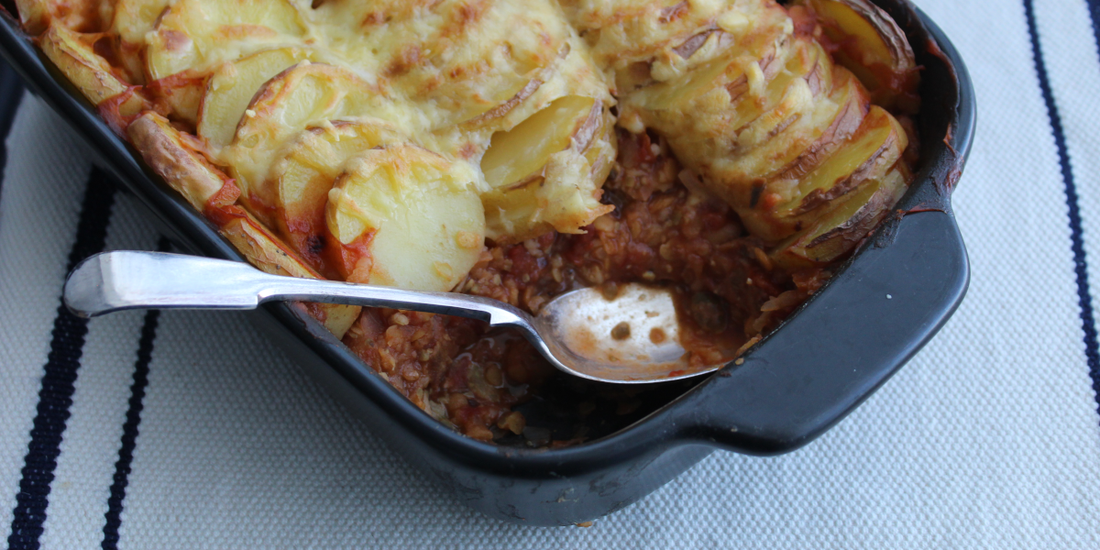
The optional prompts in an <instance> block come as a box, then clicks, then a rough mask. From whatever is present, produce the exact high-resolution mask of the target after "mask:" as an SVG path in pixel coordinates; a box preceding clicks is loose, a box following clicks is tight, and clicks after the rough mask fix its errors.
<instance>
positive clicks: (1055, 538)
mask: <svg viewBox="0 0 1100 550" xmlns="http://www.w3.org/2000/svg"><path fill="white" fill-rule="evenodd" d="M918 4H919V5H920V6H921V7H922V8H923V9H925V11H927V12H928V13H929V14H930V15H931V16H932V17H933V18H934V19H935V20H936V21H937V22H938V23H939V24H940V25H941V26H942V27H943V28H944V30H945V31H946V32H947V34H948V35H949V36H950V37H951V38H952V40H953V41H954V42H955V44H956V46H957V47H958V49H959V50H960V52H961V53H962V55H963V57H964V59H965V60H966V62H967V64H968V66H969V68H970V71H971V75H972V77H973V80H974V84H975V86H976V88H977V95H978V106H979V116H978V118H979V126H978V131H977V141H976V144H975V147H974V150H973V153H972V155H971V157H970V163H969V165H968V167H967V170H966V173H965V174H964V176H963V178H962V180H961V182H960V183H959V187H958V191H957V192H956V194H955V199H954V204H955V207H956V211H957V216H958V219H959V223H960V225H961V227H962V231H963V235H964V237H965V238H966V241H967V246H968V249H969V251H970V254H971V261H972V264H973V281H972V284H971V288H970V292H969V295H968V296H967V298H966V300H965V302H964V303H963V305H962V306H961V308H960V309H959V311H958V313H957V314H956V315H955V316H954V317H953V318H952V319H951V321H950V322H949V323H948V324H947V326H946V327H945V328H944V329H943V331H942V332H941V333H940V335H939V336H938V337H937V338H936V339H935V340H934V341H933V342H932V343H931V344H930V345H929V346H928V347H927V348H925V349H924V350H923V351H922V352H921V353H920V354H919V355H918V356H917V357H916V359H914V360H913V361H912V362H911V363H910V364H909V365H907V366H906V367H904V368H903V369H902V371H901V372H900V373H899V374H898V375H897V376H895V377H894V378H893V379H891V380H890V381H889V382H888V383H887V384H886V386H885V387H883V388H882V389H881V390H880V391H879V392H878V393H877V394H875V396H873V397H872V398H871V399H870V400H868V401H867V403H866V404H865V405H863V406H862V407H861V408H860V409H859V410H857V411H856V412H855V413H854V414H853V415H851V416H850V417H849V418H848V419H846V420H845V421H844V422H842V423H841V424H840V425H839V426H838V427H836V428H835V429H834V430H832V431H830V432H829V433H827V434H826V435H825V436H823V437H822V438H821V439H819V440H818V441H816V442H814V443H812V444H811V445H809V446H808V447H806V448H804V449H802V450H800V451H798V452H795V453H792V454H790V455H786V456H782V457H777V458H768V459H761V458H751V457H745V456H740V455H735V454H732V453H725V452H719V453H715V454H714V455H712V456H711V457H710V458H708V459H706V460H704V461H703V462H702V463H700V464H699V465H698V466H696V467H695V468H694V469H692V470H690V471H689V472H687V473H686V474H684V475H682V476H680V477H679V478H678V479H676V480H674V481H673V482H672V483H670V484H669V485H667V486H665V487H664V488H662V489H660V490H658V491H657V492H655V493H654V494H653V495H651V496H650V497H648V498H646V499H644V500H643V501H641V502H639V503H637V504H635V505H633V506H630V507H629V508H627V509H625V510H623V511H621V512H618V513H616V514H613V515H611V516H609V517H607V518H604V519H601V520H599V521H597V522H596V523H595V525H594V526H592V527H590V528H529V527H522V526H516V525H509V524H504V523H501V522H498V521H496V520H491V519H488V518H485V517H482V516H480V515H478V514H477V513H475V512H471V511H469V510H467V509H466V508H464V507H463V506H462V505H460V504H459V503H458V502H457V501H456V500H455V499H453V498H452V497H451V496H450V495H449V494H447V493H446V492H444V491H443V490H441V489H438V488H436V487H435V486H434V485H431V484H429V482H428V481H426V480H425V479H424V478H423V476H421V475H420V474H419V473H418V472H416V471H414V470H412V469H411V468H410V467H408V466H406V465H405V464H404V463H402V462H401V461H400V460H399V459H398V458H397V457H396V456H395V455H394V454H392V453H391V452H390V451H388V450H387V449H386V448H385V447H384V446H383V445H382V444H381V443H380V442H379V440H378V439H376V438H375V437H374V436H372V435H371V432H370V427H369V426H367V425H365V424H364V423H362V422H360V421H358V420H355V419H353V418H352V416H351V415H350V414H348V413H347V412H346V411H344V410H343V409H342V408H341V407H340V406H339V405H337V404H336V403H334V402H333V401H332V400H330V399H329V397H328V396H327V395H325V394H324V393H323V392H322V391H321V390H320V389H319V387H318V386H316V385H315V384H314V383H313V382H312V381H311V380H310V379H308V378H307V377H306V376H305V375H304V374H302V373H301V372H299V371H298V370H297V368H296V367H295V366H294V365H292V364H290V363H289V362H288V361H287V360H285V359H284V358H283V357H281V356H280V354H279V353H278V351H277V349H276V348H272V347H271V345H270V343H269V342H267V341H265V340H264V338H262V337H261V336H260V335H259V334H258V333H257V332H256V331H255V330H254V329H253V328H252V327H251V326H250V325H249V324H248V323H247V322H246V321H245V320H244V318H243V317H242V316H241V315H238V314H233V313H195V312H175V311H173V312H163V313H145V312H127V313H122V314H117V315H112V316H109V317H105V318H100V319H95V320H92V321H91V322H82V321H78V320H76V319H74V318H72V317H71V316H69V315H68V314H67V313H65V312H63V311H62V310H61V309H59V306H60V301H59V297H58V296H59V292H60V288H61V284H62V280H63V278H64V275H65V273H66V271H67V267H68V266H70V265H72V264H73V263H74V261H76V260H77V259H79V258H81V257H83V256H84V255H87V254H89V253H91V252H95V251H98V250H101V249H118V248H139V249H154V248H157V247H158V246H163V244H162V243H161V237H160V236H159V235H158V234H157V232H156V231H155V230H154V229H153V227H152V225H151V224H150V223H149V222H148V221H147V220H146V219H145V218H144V217H143V212H142V211H141V210H140V209H139V208H138V207H137V205H136V204H135V203H134V201H133V200H132V199H131V198H130V197H128V196H126V195H124V194H122V193H120V192H116V191H115V190H114V187H113V185H112V184H111V182H110V178H109V176H107V174H106V173H105V172H104V171H103V170H102V169H99V168H96V167H95V165H94V163H93V162H92V160H91V159H90V158H89V157H88V154H87V153H86V150H87V147H86V146H85V145H84V144H83V143H81V142H80V141H79V140H78V139H77V138H76V137H74V135H73V133H72V132H71V131H69V130H68V129H67V128H66V127H65V125H64V123H62V122H61V121H60V120H59V119H58V118H57V117H56V116H55V115H54V114H52V113H51V112H50V111H49V110H48V109H47V108H46V107H45V106H43V105H42V104H41V103H40V102H39V101H38V100H36V99H34V98H33V97H29V96H28V97H26V98H24V99H23V100H22V103H21V104H20V106H19V107H18V111H17V113H16V116H15V120H14V124H13V125H12V127H11V130H10V133H9V134H8V137H7V139H6V142H5V145H6V153H7V154H6V157H7V162H6V166H5V167H4V172H3V184H2V187H0V526H2V527H3V529H4V536H5V537H6V540H7V542H8V543H9V545H10V546H11V547H13V548H28V547H35V546H36V545H40V546H41V547H44V548H59V549H69V548H91V547H95V546H101V545H102V546H104V547H115V546H117V547H123V548H164V547H187V548H260V547H276V548H282V547H285V548H297V547H320V548H337V547H371V546H374V547H384V548H401V547H410V548H437V547H463V548H475V547H498V548H523V547H535V548H563V547H564V548H709V547H728V548H855V547H861V548H980V547H988V548H1026V549H1032V548H1058V549H1062V548H1097V547H1100V417H1098V415H1097V400H1096V392H1095V387H1096V385H1097V383H1098V382H1100V372H1098V370H1097V369H1098V366H1100V357H1098V355H1097V337H1096V324H1095V315H1094V307H1097V303H1096V302H1095V300H1094V297H1095V296H1100V294H1098V290H1100V289H1098V288H1097V287H1096V285H1097V284H1098V283H1100V273H1098V272H1097V271H1096V270H1097V269H1098V267H1100V237H1098V236H1097V235H1098V233H1097V231H1098V227H1097V225H1096V224H1097V223H1100V175H1098V174H1100V107H1098V106H1097V98H1098V97H1100V56H1098V53H1097V38H1098V36H1100V33H1097V29H1098V28H1100V27H1098V26H1097V24H1098V23H1100V21H1098V20H1097V17H1098V16H1100V5H1098V3H1097V2H1096V0H1089V1H1088V2H1086V1H1084V0H1035V1H1032V0H1026V1H1025V0H996V1H990V2H956V1H952V0H922V1H921V2H919V3H918ZM1090 8H1091V15H1090ZM1036 54H1039V55H1036ZM6 107H9V108H13V107H14V105H7V106H6ZM0 122H2V118H0ZM0 126H2V125H0ZM0 129H2V128H0ZM1090 373H1091V375H1090ZM379 429H385V428H384V427H380V428H379Z"/></svg>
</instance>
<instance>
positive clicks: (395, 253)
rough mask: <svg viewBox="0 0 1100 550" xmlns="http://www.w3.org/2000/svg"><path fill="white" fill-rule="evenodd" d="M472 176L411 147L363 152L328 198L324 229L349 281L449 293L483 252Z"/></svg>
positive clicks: (481, 224)
mask: <svg viewBox="0 0 1100 550" xmlns="http://www.w3.org/2000/svg"><path fill="white" fill-rule="evenodd" d="M477 180H478V175H477V173H476V171H475V170H474V169H473V167H471V166H469V165H467V164H465V163H452V162H450V161H448V160H446V159H444V158H443V157H441V156H439V155H437V154H435V153H432V152H430V151H427V150H425V149H422V148H420V147H416V146H413V145H390V146H385V147H381V148H377V149H370V150H368V151H366V152H364V153H363V154H362V155H361V156H359V157H356V158H354V159H352V160H350V161H349V162H348V166H347V170H346V171H345V172H344V174H343V175H341V176H340V177H339V178H338V179H337V181H336V184H335V186H334V187H333V188H332V190H331V191H330V192H329V199H328V206H327V207H326V209H325V214H326V221H327V224H328V229H329V231H330V232H331V234H332V236H333V237H334V238H335V239H336V240H337V241H338V242H337V243H336V245H337V246H341V247H343V251H342V255H343V258H344V259H345V263H344V265H343V267H344V269H345V271H346V273H345V275H346V278H347V280H349V281H354V282H360V283H371V284H376V285H385V286H397V287H401V288H408V289H415V290H435V291H446V290H451V289H452V288H454V286H455V285H456V284H458V282H459V281H461V280H462V279H463V278H464V277H465V276H466V274H467V273H468V272H469V271H470V268H472V267H473V266H474V264H475V263H477V261H478V259H479V258H480V257H481V251H482V250H483V248H484V235H485V215H484V213H483V210H482V207H481V201H480V200H479V199H478V194H477Z"/></svg>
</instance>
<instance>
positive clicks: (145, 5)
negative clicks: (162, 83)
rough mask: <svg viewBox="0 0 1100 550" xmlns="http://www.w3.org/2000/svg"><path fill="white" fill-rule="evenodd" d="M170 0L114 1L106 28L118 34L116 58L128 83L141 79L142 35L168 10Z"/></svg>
mask: <svg viewBox="0 0 1100 550" xmlns="http://www.w3.org/2000/svg"><path fill="white" fill-rule="evenodd" d="M170 3H171V2H170V0H117V1H116V2H115V5H114V13H113V15H112V17H111V20H110V30H111V32H112V33H114V34H115V35H117V36H118V49H119V56H118V59H119V61H120V62H121V64H122V66H123V67H124V68H125V70H126V74H127V76H128V77H129V80H130V82H133V83H135V84H142V83H144V82H145V76H146V75H145V60H144V56H143V52H144V50H145V38H146V35H147V34H148V33H149V32H150V31H152V30H153V28H154V27H156V23H157V19H158V18H159V17H160V16H161V14H163V13H164V12H165V10H167V9H168V5H169V4H170Z"/></svg>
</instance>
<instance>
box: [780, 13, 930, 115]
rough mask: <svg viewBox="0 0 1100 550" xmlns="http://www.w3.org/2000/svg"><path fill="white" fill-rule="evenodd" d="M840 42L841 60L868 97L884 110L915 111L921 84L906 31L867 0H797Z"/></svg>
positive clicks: (828, 33) (839, 61)
mask: <svg viewBox="0 0 1100 550" xmlns="http://www.w3.org/2000/svg"><path fill="white" fill-rule="evenodd" d="M799 3H801V4H804V5H807V6H809V7H810V8H811V9H812V10H813V11H814V12H815V13H816V14H817V17H818V21H819V22H820V23H821V24H822V26H823V27H824V30H825V34H826V36H827V37H828V38H829V39H831V40H832V41H833V42H834V43H836V44H837V45H838V46H839V49H838V50H837V51H836V53H835V54H834V55H835V57H836V60H837V62H838V63H839V64H841V65H843V66H844V67H846V68H847V69H848V70H850V71H852V72H853V73H855V75H856V76H857V77H858V78H859V79H860V81H861V82H863V85H864V86H866V87H867V89H868V91H870V92H871V99H872V101H874V102H875V104H877V105H882V106H883V107H885V108H887V109H894V108H900V109H902V110H903V111H907V112H916V109H917V108H918V107H919V98H918V96H917V95H916V89H917V85H918V84H919V82H920V73H919V72H918V70H917V62H916V58H915V57H914V55H913V49H912V47H910V45H909V41H908V39H906V37H905V33H904V32H903V31H902V30H901V28H899V27H898V25H897V23H895V22H894V20H893V19H891V18H890V16H889V15H888V14H887V13H886V12H884V11H882V9H881V8H879V7H878V6H875V5H874V4H872V3H871V2H869V1H867V0H800V2H799Z"/></svg>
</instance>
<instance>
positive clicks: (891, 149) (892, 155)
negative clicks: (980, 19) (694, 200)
mask: <svg viewBox="0 0 1100 550" xmlns="http://www.w3.org/2000/svg"><path fill="white" fill-rule="evenodd" d="M907 145H908V138H907V137H906V134H905V131H904V129H902V127H901V125H900V124H898V122H897V120H896V119H895V118H894V117H892V116H890V114H889V113H887V112H886V111H885V110H883V109H882V108H881V107H878V106H872V107H871V110H870V111H869V112H868V113H867V116H866V117H864V118H863V122H862V124H861V125H860V127H859V129H858V130H857V131H856V132H855V133H854V134H853V135H852V136H851V137H850V138H848V139H847V140H846V141H844V142H843V144H842V145H840V146H839V147H837V148H836V150H835V151H834V152H833V153H832V154H831V155H829V156H828V157H827V158H825V159H824V160H823V161H822V162H821V164H819V165H818V166H817V168H815V169H814V170H812V171H810V172H809V173H808V174H806V175H804V176H802V177H801V178H798V179H795V180H776V181H773V182H770V183H769V184H768V185H767V186H766V188H765V190H764V191H763V193H762V196H761V197H760V198H759V199H758V203H757V204H756V205H755V206H754V207H753V208H745V209H740V210H739V211H738V213H739V214H740V215H741V220H742V222H743V223H744V224H745V227H747V228H748V229H749V231H751V232H752V233H753V234H754V235H756V236H759V237H761V238H763V239H765V240H768V241H771V242H776V241H778V240H780V239H783V238H786V237H787V236H789V235H791V234H792V233H795V232H797V231H799V230H800V229H801V228H805V227H809V226H811V225H814V224H815V223H816V220H817V219H818V218H820V217H821V216H823V215H825V213H826V212H828V211H829V210H830V209H831V208H833V207H832V203H833V202H834V201H836V200H838V199H840V198H841V197H843V196H845V195H846V194H848V193H851V192H852V191H853V190H855V189H857V188H859V187H860V186H861V185H862V184H863V183H864V182H866V181H869V180H880V179H881V178H883V177H884V176H885V174H886V173H887V172H888V171H889V170H890V169H891V168H892V167H893V166H894V165H895V164H897V161H898V159H899V158H901V154H902V152H903V151H904V150H905V147H906V146H907ZM783 188H787V191H788V192H789V193H790V194H791V196H792V198H790V199H789V200H786V201H782V199H781V196H780V195H779V194H778V193H776V192H775V190H778V189H783Z"/></svg>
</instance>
